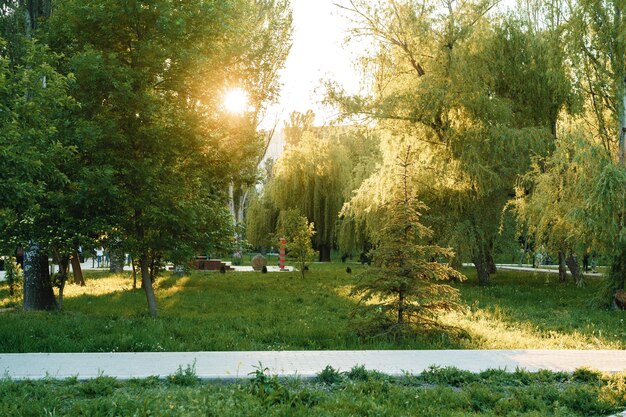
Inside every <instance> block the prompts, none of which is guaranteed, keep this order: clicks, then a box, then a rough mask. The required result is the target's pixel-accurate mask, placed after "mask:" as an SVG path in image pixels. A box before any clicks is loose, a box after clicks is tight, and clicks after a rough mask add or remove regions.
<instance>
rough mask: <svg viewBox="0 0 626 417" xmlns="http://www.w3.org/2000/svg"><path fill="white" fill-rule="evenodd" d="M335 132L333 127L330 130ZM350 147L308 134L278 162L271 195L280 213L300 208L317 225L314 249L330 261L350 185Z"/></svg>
mask: <svg viewBox="0 0 626 417" xmlns="http://www.w3.org/2000/svg"><path fill="white" fill-rule="evenodd" d="M330 129H332V128H330ZM350 174H351V172H350V163H349V160H348V155H347V151H346V148H345V147H344V146H342V144H341V142H340V141H339V140H337V137H336V136H333V135H332V134H329V135H324V134H323V133H313V132H310V131H309V132H304V134H303V135H302V138H301V140H300V141H299V143H298V144H297V145H293V146H291V147H287V149H286V150H285V152H284V153H283V154H282V155H281V157H280V158H279V159H278V161H277V162H276V165H275V167H274V177H273V178H272V181H271V183H270V184H269V185H268V190H267V192H268V193H269V195H270V198H271V199H272V201H273V202H274V204H275V206H276V207H277V208H279V209H280V210H289V209H296V210H299V211H300V213H302V215H304V216H306V217H307V218H308V220H309V221H310V222H313V223H314V224H315V230H316V233H315V236H314V238H313V242H314V246H315V248H316V250H318V251H319V259H320V261H322V262H328V261H330V252H331V248H332V247H333V243H334V239H335V225H336V223H337V216H338V214H339V211H340V210H341V207H342V206H343V203H344V201H345V200H346V197H347V193H348V192H349V191H350V190H349V189H347V187H346V185H348V184H349V183H350Z"/></svg>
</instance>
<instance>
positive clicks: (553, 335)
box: [0, 264, 626, 352]
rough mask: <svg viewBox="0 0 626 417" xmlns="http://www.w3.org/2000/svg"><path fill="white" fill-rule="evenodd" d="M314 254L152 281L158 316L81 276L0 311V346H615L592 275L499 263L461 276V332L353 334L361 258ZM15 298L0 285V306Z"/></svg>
mask: <svg viewBox="0 0 626 417" xmlns="http://www.w3.org/2000/svg"><path fill="white" fill-rule="evenodd" d="M351 267H352V269H353V273H352V274H351V275H349V274H347V273H346V272H345V270H344V269H345V264H326V265H321V264H314V265H312V267H311V271H310V272H309V273H308V275H307V276H306V278H305V279H304V280H302V279H300V277H299V275H298V273H269V274H260V273H234V272H229V273H227V274H224V275H222V274H218V273H209V272H196V273H193V274H192V275H191V276H188V277H175V276H173V275H165V276H163V277H161V278H159V280H158V282H157V290H156V293H157V297H158V304H159V315H160V316H159V318H158V319H157V320H152V319H150V318H149V317H148V316H147V313H146V311H147V307H146V301H145V296H144V293H143V290H141V289H137V290H132V289H131V288H130V287H131V278H130V277H129V276H128V275H125V276H119V275H109V274H107V273H103V272H97V273H96V272H93V273H88V274H87V286H86V287H83V288H81V287H77V286H74V285H70V286H68V287H67V288H66V299H65V305H64V311H62V312H53V313H25V312H23V311H20V310H19V308H18V309H17V310H16V311H14V312H9V313H2V314H0V335H2V337H0V352H81V351H86V352H111V351H201V350H209V351H210V350H226V351H228V350H292V349H308V350H315V349H447V348H450V349H459V348H460V349H519V348H551V349H559V348H563V349H565V348H567V349H624V348H626V326H625V325H624V319H625V318H626V314H624V312H619V311H610V310H601V309H598V308H595V307H592V306H591V305H590V303H589V301H588V300H589V299H590V298H591V297H593V295H594V294H595V292H596V290H597V287H598V282H594V281H591V280H590V282H589V285H588V286H587V287H586V288H582V289H581V288H576V287H575V286H574V285H572V284H571V283H568V284H567V285H561V284H559V283H558V278H557V276H556V275H546V274H537V275H533V274H532V273H517V272H505V271H502V272H498V274H497V275H496V276H494V278H493V283H492V285H491V286H490V287H488V288H481V287H479V286H478V285H477V284H476V280H475V277H474V276H473V271H472V270H467V271H466V273H467V275H468V277H469V280H468V281H467V282H464V283H462V284H459V288H460V289H461V293H462V298H463V300H464V303H465V304H466V305H467V312H466V313H465V314H457V315H447V316H445V317H443V318H442V320H443V321H444V322H446V323H449V324H455V325H457V326H459V327H461V328H463V329H464V330H466V332H467V333H468V335H469V336H468V337H463V338H458V337H452V336H449V335H448V334H446V333H429V334H421V335H417V336H416V337H415V338H413V339H406V340H402V341H400V342H398V341H392V340H386V339H368V340H363V339H359V338H358V337H357V336H356V335H355V334H354V332H353V331H352V329H351V327H350V313H351V311H352V308H353V306H354V303H355V300H353V299H350V298H349V297H348V296H347V293H348V291H349V288H350V286H351V285H352V283H354V280H355V275H356V273H358V271H359V270H360V269H361V268H363V267H362V266H361V265H356V264H351ZM12 304H15V301H14V300H11V299H9V297H8V289H7V287H6V284H0V308H3V307H7V306H10V305H12Z"/></svg>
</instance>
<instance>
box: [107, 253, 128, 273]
mask: <svg viewBox="0 0 626 417" xmlns="http://www.w3.org/2000/svg"><path fill="white" fill-rule="evenodd" d="M120 252H122V251H117V250H115V251H111V252H110V253H111V264H110V266H109V272H113V273H116V274H121V273H122V272H124V261H125V260H126V257H125V256H124V253H120Z"/></svg>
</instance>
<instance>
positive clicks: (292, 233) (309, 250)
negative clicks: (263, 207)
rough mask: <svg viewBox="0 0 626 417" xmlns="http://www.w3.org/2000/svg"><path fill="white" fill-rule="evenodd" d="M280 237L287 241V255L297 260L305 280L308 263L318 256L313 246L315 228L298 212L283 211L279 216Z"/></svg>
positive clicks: (278, 229)
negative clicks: (312, 239)
mask: <svg viewBox="0 0 626 417" xmlns="http://www.w3.org/2000/svg"><path fill="white" fill-rule="evenodd" d="M277 232H278V236H277V238H276V239H275V240H276V241H278V240H279V239H280V238H283V237H284V238H285V239H286V240H287V244H286V245H285V246H286V249H287V254H288V255H289V256H291V257H293V258H295V259H296V261H297V263H298V267H299V268H300V273H301V274H302V278H303V279H304V272H305V267H306V266H307V265H306V264H307V262H308V261H310V260H311V258H313V257H314V256H315V254H316V252H315V251H314V250H313V247H312V246H311V238H312V237H313V235H314V234H315V226H314V224H313V223H309V222H308V221H307V218H306V217H304V216H301V215H300V214H299V212H298V211H297V210H287V211H281V213H280V214H279V216H278V227H277Z"/></svg>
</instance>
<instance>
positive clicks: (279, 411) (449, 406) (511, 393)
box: [0, 369, 626, 417]
mask: <svg viewBox="0 0 626 417" xmlns="http://www.w3.org/2000/svg"><path fill="white" fill-rule="evenodd" d="M457 371H458V370H457ZM365 372H369V371H365ZM459 372H461V371H459ZM371 374H372V375H374V374H375V373H374V372H371ZM539 374H540V373H528V375H529V376H530V379H532V380H534V381H537V382H536V383H534V384H530V385H529V384H525V383H524V382H523V381H522V380H520V379H518V374H517V373H506V372H503V371H498V370H491V371H487V372H485V373H481V374H469V373H468V374H467V379H468V380H470V379H471V380H472V381H473V382H470V383H467V384H463V385H460V386H458V387H451V386H450V385H448V384H446V383H445V382H442V383H429V382H426V381H425V380H423V379H421V376H419V375H418V376H412V377H411V378H410V380H407V377H391V376H387V375H385V376H381V377H378V378H371V379H370V380H367V381H365V380H359V381H355V380H349V379H346V380H343V381H339V382H337V383H336V384H333V385H320V384H318V383H317V382H315V381H303V380H295V379H284V380H279V379H278V378H276V377H270V376H268V375H267V373H266V372H265V371H264V370H263V369H259V372H257V373H255V375H254V378H253V379H252V380H251V381H250V383H246V382H243V381H236V382H233V383H228V384H224V383H223V382H200V383H198V384H196V385H193V386H177V385H171V384H169V383H168V382H167V381H166V380H158V379H157V378H154V377H151V378H147V379H141V380H131V381H115V380H114V379H112V378H107V377H99V378H97V379H95V380H91V381H84V382H81V381H78V380H76V379H75V378H70V379H67V380H64V381H57V380H52V379H48V380H44V381H11V380H8V379H5V380H0V413H2V414H3V415H64V416H81V415H93V416H100V415H109V414H115V415H135V414H136V415H153V416H169V415H172V414H175V415H177V416H183V417H187V416H188V417H192V416H198V415H207V416H233V417H234V416H250V417H252V416H256V415H266V416H285V415H289V416H314V417H315V416H320V417H321V416H328V415H333V416H338V417H344V416H345V417H348V416H354V415H394V416H396V415H424V416H437V417H458V416H468V415H471V416H476V417H495V416H503V415H511V416H513V415H515V416H525V417H536V416H555V417H585V416H592V415H594V416H595V415H598V416H600V415H609V414H611V413H616V412H618V411H621V409H623V407H624V400H623V398H624V395H626V388H625V387H626V385H625V381H624V375H623V374H617V375H607V377H606V379H605V380H604V381H603V382H601V383H600V384H594V383H591V384H588V383H584V382H578V381H574V380H572V378H571V376H568V377H567V378H564V379H563V378H560V377H558V373H550V372H542V373H541V374H542V375H543V376H542V377H541V378H539V377H538V375H539ZM491 375H499V378H500V379H499V380H494V379H492V378H490V376H491ZM542 380H543V381H542ZM540 381H541V382H540ZM24 398H28V401H22V400H23V399H24Z"/></svg>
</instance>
